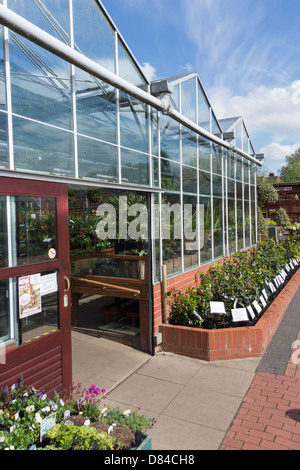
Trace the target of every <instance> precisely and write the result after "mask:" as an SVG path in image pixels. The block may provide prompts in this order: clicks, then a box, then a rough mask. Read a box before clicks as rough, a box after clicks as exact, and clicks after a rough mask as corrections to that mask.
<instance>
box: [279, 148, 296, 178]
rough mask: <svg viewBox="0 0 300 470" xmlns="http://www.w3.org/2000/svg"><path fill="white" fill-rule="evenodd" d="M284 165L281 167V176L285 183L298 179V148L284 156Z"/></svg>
mask: <svg viewBox="0 0 300 470" xmlns="http://www.w3.org/2000/svg"><path fill="white" fill-rule="evenodd" d="M285 163H286V164H285V165H284V166H283V167H282V168H281V174H280V175H281V178H282V180H283V181H285V182H286V183H293V182H297V181H300V149H298V150H296V152H295V153H293V154H292V155H289V156H287V157H285Z"/></svg>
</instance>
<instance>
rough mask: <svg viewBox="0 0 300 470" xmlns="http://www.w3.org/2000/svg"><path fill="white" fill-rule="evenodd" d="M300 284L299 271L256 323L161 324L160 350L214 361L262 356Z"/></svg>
mask: <svg viewBox="0 0 300 470" xmlns="http://www.w3.org/2000/svg"><path fill="white" fill-rule="evenodd" d="M299 286H300V270H298V271H297V272H296V274H295V275H294V276H293V277H292V279H291V280H290V281H289V282H288V284H287V285H286V286H285V287H284V288H283V289H282V291H281V292H280V294H279V295H278V296H277V297H276V299H275V300H274V302H272V304H271V305H270V306H269V308H268V309H267V310H266V312H265V313H264V315H263V316H262V317H261V319H260V320H259V321H258V322H257V324H256V325H255V326H249V327H238V328H228V329H222V330H204V329H201V328H188V327H183V326H173V325H166V324H161V325H160V326H159V331H160V333H162V344H161V350H162V351H164V352H172V353H175V354H179V355H183V356H188V357H192V358H195V359H201V360H204V361H211V362H213V361H221V360H228V359H241V358H245V357H260V356H262V355H263V354H264V352H265V351H266V349H267V347H268V345H269V343H270V341H271V339H272V337H273V336H274V334H275V332H276V330H277V328H278V326H279V324H280V322H281V320H282V318H283V317H284V315H285V313H286V311H287V309H288V307H289V305H290V303H291V301H292V299H293V296H294V295H295V293H296V291H297V289H298V287H299Z"/></svg>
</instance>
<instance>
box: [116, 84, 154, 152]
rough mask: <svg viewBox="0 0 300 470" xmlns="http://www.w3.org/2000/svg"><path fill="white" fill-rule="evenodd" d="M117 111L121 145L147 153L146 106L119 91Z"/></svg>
mask: <svg viewBox="0 0 300 470" xmlns="http://www.w3.org/2000/svg"><path fill="white" fill-rule="evenodd" d="M119 112H120V138H121V145H122V146H123V147H127V148H131V149H134V150H139V151H141V152H145V153H149V126H148V122H149V116H148V106H147V105H145V104H144V103H142V102H141V101H138V100H137V99H135V98H133V97H131V96H129V95H126V94H125V93H122V92H120V108H119Z"/></svg>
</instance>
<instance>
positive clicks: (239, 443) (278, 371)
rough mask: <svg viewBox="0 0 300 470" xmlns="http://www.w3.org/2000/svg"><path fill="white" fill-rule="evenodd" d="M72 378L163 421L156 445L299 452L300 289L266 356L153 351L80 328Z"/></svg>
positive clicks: (75, 338) (156, 427) (157, 426)
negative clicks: (212, 358)
mask: <svg viewBox="0 0 300 470" xmlns="http://www.w3.org/2000/svg"><path fill="white" fill-rule="evenodd" d="M73 380H74V381H78V380H79V381H81V382H82V383H83V384H84V386H89V385H91V384H92V383H95V384H96V385H97V386H98V387H101V388H106V389H107V396H108V397H107V399H106V400H105V404H106V405H111V406H119V407H120V408H122V409H124V410H125V409H131V410H133V409H138V410H139V412H140V413H142V414H146V415H147V416H149V417H151V418H155V419H156V424H155V425H154V426H153V427H152V428H151V429H150V430H149V434H150V435H151V438H152V449H153V450H154V451H155V450H166V451H168V450H170V451H176V450H180V451H183V450H187V451H199V450H300V289H299V290H298V292H297V293H296V295H295V296H294V298H293V300H292V302H291V304H290V307H289V309H288V311H287V312H286V314H285V317H284V319H283V320H282V322H281V324H280V326H279V328H278V330H277V332H276V334H275V335H274V337H273V339H272V341H271V343H270V345H269V347H268V349H267V351H266V353H265V354H264V356H263V357H262V358H250V359H237V360H229V361H226V362H224V361H222V362H214V363H208V362H204V361H199V360H196V359H190V358H186V357H183V356H178V355H174V354H167V353H166V354H163V353H162V354H158V355H156V356H154V357H153V356H149V355H147V354H144V353H142V352H140V351H136V350H135V349H132V348H129V347H127V346H124V345H122V344H120V343H115V342H112V341H109V340H107V339H105V338H96V337H91V336H87V335H83V334H81V333H78V332H73Z"/></svg>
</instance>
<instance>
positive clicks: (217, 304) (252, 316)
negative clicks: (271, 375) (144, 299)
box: [159, 231, 300, 361]
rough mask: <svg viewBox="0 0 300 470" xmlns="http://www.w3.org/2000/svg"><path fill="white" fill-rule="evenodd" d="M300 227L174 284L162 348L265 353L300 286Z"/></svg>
mask: <svg viewBox="0 0 300 470" xmlns="http://www.w3.org/2000/svg"><path fill="white" fill-rule="evenodd" d="M299 255H300V231H297V232H296V233H287V234H286V235H285V236H282V237H281V238H280V240H279V241H278V242H275V241H274V240H271V239H268V240H266V241H263V242H260V243H259V244H258V245H257V246H256V247H254V248H252V249H251V250H248V251H247V250H246V251H240V252H237V253H235V254H234V255H232V256H230V257H229V258H226V259H224V260H222V262H220V263H218V264H214V265H211V266H210V267H209V269H208V270H206V271H205V272H204V271H200V272H198V274H197V276H198V280H197V283H196V285H194V286H190V287H187V288H186V289H185V290H183V291H181V290H176V289H174V288H173V289H171V290H170V291H169V292H168V293H167V295H168V297H169V318H168V319H167V320H166V322H165V324H161V325H160V326H159V331H160V333H161V334H162V343H161V345H160V348H161V350H162V351H165V352H172V353H175V354H181V355H184V356H189V357H192V358H197V359H201V360H205V361H220V360H226V359H237V358H246V357H260V356H262V355H263V354H264V352H265V350H266V348H267V347H268V345H269V343H270V341H271V339H272V337H273V336H274V334H275V332H276V330H277V328H278V326H279V324H280V322H281V320H282V318H283V316H284V315H285V313H286V311H287V309H288V306H289V304H290V302H291V300H292V299H293V296H294V294H295V293H296V291H297V289H298V288H299V286H300V269H299V268H300V259H299Z"/></svg>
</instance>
